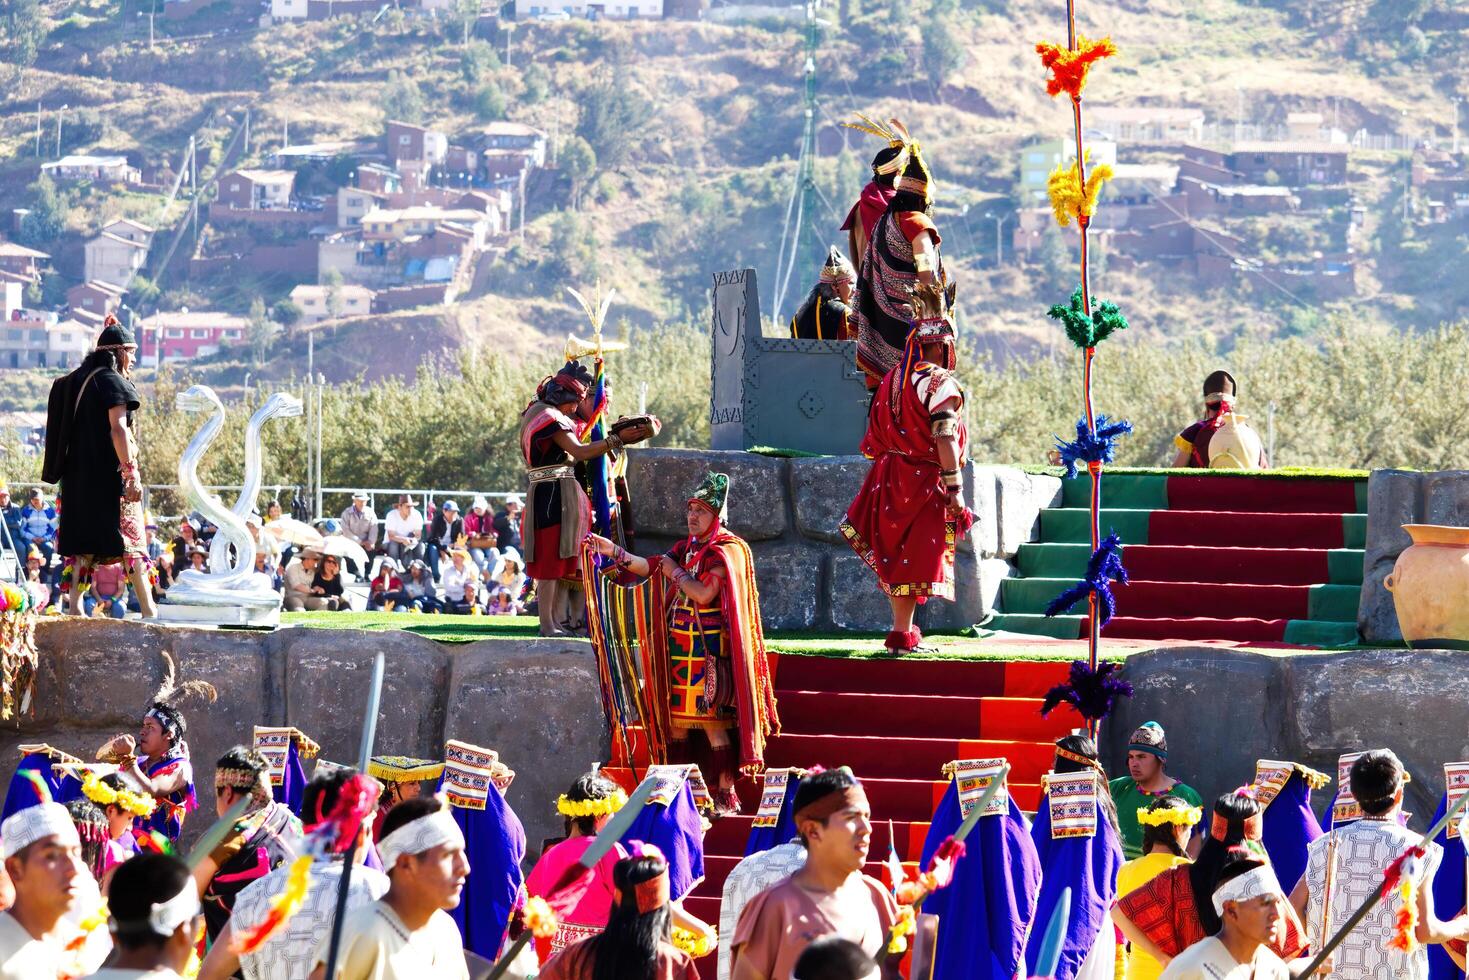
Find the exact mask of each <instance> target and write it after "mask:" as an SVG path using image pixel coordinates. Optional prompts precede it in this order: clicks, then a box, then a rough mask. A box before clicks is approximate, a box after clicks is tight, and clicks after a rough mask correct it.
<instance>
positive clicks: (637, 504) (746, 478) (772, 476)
mask: <svg viewBox="0 0 1469 980" xmlns="http://www.w3.org/2000/svg"><path fill="white" fill-rule="evenodd" d="M786 466H787V460H784V459H774V458H771V457H767V456H755V455H751V454H750V453H744V452H732V451H731V452H719V451H713V450H693V449H635V450H633V451H632V452H630V453H629V454H628V483H629V485H630V486H631V487H632V491H633V516H634V518H635V520H636V522H637V526H638V528H639V530H643V531H646V532H647V533H649V534H657V535H667V536H670V537H674V538H682V537H687V536H688V533H689V532H688V525H687V524H686V523H685V521H684V508H685V506H686V505H687V504H688V499H689V494H690V493H692V492H693V490H694V488H695V487H697V486H698V485H699V483H700V481H702V480H703V479H704V476H705V474H707V473H709V472H710V471H711V470H712V471H715V472H719V473H727V474H729V529H730V530H731V531H733V532H734V533H736V534H738V535H739V536H740V537H742V538H745V539H746V540H748V541H764V540H769V539H771V538H778V537H780V536H781V535H783V534H785V533H786V528H787V521H786V512H787V510H788V509H789V504H788V502H787V500H788V494H787V492H786Z"/></svg>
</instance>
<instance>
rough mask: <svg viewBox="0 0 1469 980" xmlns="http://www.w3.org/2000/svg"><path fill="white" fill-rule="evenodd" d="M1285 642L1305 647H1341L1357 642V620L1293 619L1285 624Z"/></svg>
mask: <svg viewBox="0 0 1469 980" xmlns="http://www.w3.org/2000/svg"><path fill="white" fill-rule="evenodd" d="M1285 642H1286V643H1294V644H1296V645H1297V646H1303V647H1340V646H1349V645H1351V644H1353V643H1356V642H1357V621H1356V619H1355V618H1354V619H1353V620H1352V621H1351V622H1350V623H1324V622H1321V621H1319V620H1314V619H1292V620H1291V621H1290V622H1288V623H1286V624H1285Z"/></svg>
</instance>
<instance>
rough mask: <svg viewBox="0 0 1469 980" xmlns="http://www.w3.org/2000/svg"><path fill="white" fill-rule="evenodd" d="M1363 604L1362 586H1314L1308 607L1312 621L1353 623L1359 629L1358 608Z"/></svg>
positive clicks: (1353, 626) (1354, 627)
mask: <svg viewBox="0 0 1469 980" xmlns="http://www.w3.org/2000/svg"><path fill="white" fill-rule="evenodd" d="M1361 602H1362V587H1361V586H1360V585H1313V586H1311V600H1310V603H1309V605H1308V608H1309V609H1310V619H1311V620H1312V621H1322V622H1331V623H1351V624H1352V629H1353V630H1355V629H1356V628H1357V607H1358V606H1359V605H1360V604H1361Z"/></svg>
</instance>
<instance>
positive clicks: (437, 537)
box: [424, 500, 464, 578]
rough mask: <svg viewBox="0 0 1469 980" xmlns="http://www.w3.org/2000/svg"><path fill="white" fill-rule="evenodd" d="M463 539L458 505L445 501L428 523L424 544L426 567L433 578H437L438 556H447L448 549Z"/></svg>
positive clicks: (462, 521)
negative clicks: (426, 559)
mask: <svg viewBox="0 0 1469 980" xmlns="http://www.w3.org/2000/svg"><path fill="white" fill-rule="evenodd" d="M463 539H464V518H462V517H460V516H459V505H458V504H457V503H455V502H454V501H452V500H446V501H444V504H443V506H442V507H440V508H439V512H438V513H437V514H435V515H434V519H433V520H432V521H430V522H429V527H428V540H426V541H425V542H424V545H425V547H426V548H427V550H428V567H429V568H431V569H433V573H434V578H438V577H439V556H440V555H445V554H448V553H449V549H450V548H452V547H454V546H455V545H457V544H458V543H459V542H460V541H462V540H463Z"/></svg>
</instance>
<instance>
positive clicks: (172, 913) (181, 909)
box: [108, 878, 202, 939]
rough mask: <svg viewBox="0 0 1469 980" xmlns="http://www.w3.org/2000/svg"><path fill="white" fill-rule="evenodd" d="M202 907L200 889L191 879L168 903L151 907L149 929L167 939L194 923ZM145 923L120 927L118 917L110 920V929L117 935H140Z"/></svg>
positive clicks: (160, 903)
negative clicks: (180, 928)
mask: <svg viewBox="0 0 1469 980" xmlns="http://www.w3.org/2000/svg"><path fill="white" fill-rule="evenodd" d="M201 908H202V906H201V905H200V904H199V889H198V888H197V887H195V885H194V880H193V879H192V878H190V879H189V880H188V881H186V882H184V887H183V890H182V891H180V892H179V893H178V894H177V895H175V896H174V897H173V898H170V899H169V900H168V901H166V902H155V903H153V904H152V905H151V906H150V907H149V911H148V921H147V927H148V931H149V932H151V933H153V935H155V936H162V937H163V938H164V939H167V938H168V937H169V936H172V935H173V934H174V932H175V931H176V930H177V929H178V927H179V926H181V925H184V924H185V923H187V922H192V921H193V919H194V917H195V916H197V915H198V914H199V912H200V910H201ZM143 925H144V923H141V922H140V923H138V924H137V925H136V926H134V925H131V924H129V925H120V924H119V923H118V921H117V919H116V917H113V918H110V919H108V927H109V928H110V929H111V930H112V931H113V932H117V933H127V932H131V933H134V934H136V933H138V932H141V931H142V926H143Z"/></svg>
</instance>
